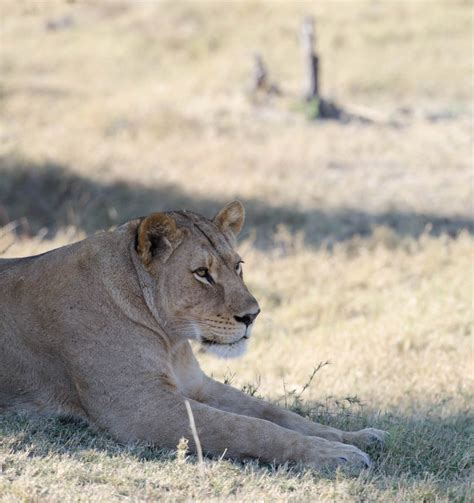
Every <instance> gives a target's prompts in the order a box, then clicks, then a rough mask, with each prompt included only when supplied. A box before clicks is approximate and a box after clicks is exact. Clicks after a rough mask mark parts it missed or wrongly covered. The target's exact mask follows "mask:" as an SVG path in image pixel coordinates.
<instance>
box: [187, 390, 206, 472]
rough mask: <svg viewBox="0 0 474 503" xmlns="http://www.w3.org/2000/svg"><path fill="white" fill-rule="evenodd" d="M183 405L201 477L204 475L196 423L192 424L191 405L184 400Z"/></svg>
mask: <svg viewBox="0 0 474 503" xmlns="http://www.w3.org/2000/svg"><path fill="white" fill-rule="evenodd" d="M184 405H185V406H186V412H187V413H188V418H189V426H190V428H191V432H192V434H193V438H194V443H195V444H196V451H197V457H198V464H199V471H200V472H201V475H204V459H203V457H202V448H201V442H200V441H199V437H198V434H197V430H196V423H195V422H194V415H193V411H192V410H191V405H190V403H189V400H185V401H184Z"/></svg>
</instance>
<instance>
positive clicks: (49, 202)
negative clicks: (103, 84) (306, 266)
mask: <svg viewBox="0 0 474 503" xmlns="http://www.w3.org/2000/svg"><path fill="white" fill-rule="evenodd" d="M226 202H228V201H225V200H223V199H216V198H211V197H209V198H205V197H200V196H195V195H193V194H191V193H188V192H186V191H184V190H183V189H182V188H180V187H179V186H177V185H170V184H162V185H158V186H152V187H150V186H145V185H143V184H138V183H136V184H130V183H124V182H112V183H102V182H97V181H94V180H92V179H89V178H85V177H82V176H79V175H77V174H74V173H72V172H71V171H70V170H68V169H67V168H66V167H65V166H61V165H57V164H54V163H49V164H42V165H34V164H32V163H29V162H24V161H20V160H17V159H11V158H3V159H2V158H0V226H2V225H5V224H7V223H9V222H12V221H14V222H15V225H16V232H17V234H18V235H35V234H37V233H38V232H40V231H41V232H43V233H44V237H45V238H46V239H47V238H51V237H53V236H54V235H55V233H56V232H57V231H58V230H59V229H61V228H63V227H66V226H75V227H77V228H79V229H82V230H84V231H85V232H86V233H93V232H95V231H97V230H100V229H106V228H108V227H110V226H112V225H116V224H119V223H122V222H125V221H127V220H129V219H132V218H134V217H137V216H142V215H146V214H148V213H151V212H153V211H161V210H172V209H183V208H186V209H190V210H193V211H196V212H198V213H202V214H203V215H206V216H209V217H211V216H212V215H213V214H215V213H216V212H217V211H218V210H219V209H220V208H221V207H222V206H223V205H224V204H225V203H226ZM242 202H243V203H244V205H245V207H246V209H247V227H246V231H247V233H252V234H254V235H255V245H256V246H257V247H259V248H263V249H266V248H269V247H270V246H273V244H274V234H275V230H276V228H277V226H278V225H280V224H283V225H285V226H287V228H288V229H289V230H290V232H291V233H295V232H301V233H302V235H303V239H304V242H305V244H308V245H310V246H316V247H317V246H321V245H324V244H326V245H331V244H332V243H336V242H341V241H345V240H348V239H351V238H352V237H354V236H369V235H370V234H371V233H372V232H373V229H374V227H376V226H380V225H381V226H385V227H387V228H389V229H392V231H393V232H394V233H395V234H396V235H398V236H411V237H414V238H417V237H419V236H420V235H421V234H423V233H428V234H431V235H440V234H447V235H450V236H456V235H457V234H458V233H460V232H461V231H463V230H466V231H468V232H469V233H471V234H474V219H471V218H464V217H459V218H454V217H443V216H440V215H434V214H425V213H416V212H403V211H396V210H394V211H390V212H385V213H379V214H373V213H368V212H365V211H363V210H360V209H356V208H342V209H340V210H338V211H324V210H322V209H309V210H305V211H302V210H299V209H296V208H292V207H288V206H278V205H271V204H268V203H265V202H262V201H259V200H258V199H253V198H250V199H248V198H247V199H246V198H243V199H242Z"/></svg>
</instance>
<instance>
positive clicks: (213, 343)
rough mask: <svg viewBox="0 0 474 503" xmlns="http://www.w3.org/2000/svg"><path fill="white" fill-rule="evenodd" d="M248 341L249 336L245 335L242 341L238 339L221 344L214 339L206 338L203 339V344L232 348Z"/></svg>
mask: <svg viewBox="0 0 474 503" xmlns="http://www.w3.org/2000/svg"><path fill="white" fill-rule="evenodd" d="M247 339H248V335H247V334H245V335H243V336H242V337H241V338H240V339H237V340H236V341H232V342H219V341H215V340H212V339H207V338H206V337H202V338H201V344H203V345H204V346H226V347H230V348H231V347H232V346H237V344H240V343H241V342H242V341H244V340H247Z"/></svg>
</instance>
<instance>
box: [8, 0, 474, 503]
mask: <svg viewBox="0 0 474 503" xmlns="http://www.w3.org/2000/svg"><path fill="white" fill-rule="evenodd" d="M0 11H1V15H2V20H1V28H2V35H1V37H2V39H1V48H0V51H1V61H0V65H1V66H0V71H1V73H2V82H1V84H0V99H1V114H2V121H1V125H0V128H1V129H0V137H1V142H0V226H4V227H3V229H2V228H0V252H2V256H18V255H27V254H34V253H40V252H42V251H44V250H47V249H50V248H53V247H56V246H61V245H63V244H65V243H69V242H72V241H74V240H77V239H80V238H82V237H84V236H85V235H86V233H90V232H94V231H96V230H97V229H100V228H104V227H107V226H110V225H114V224H116V223H118V222H121V221H124V220H126V219H127V218H129V217H132V216H136V215H139V214H144V213H147V212H149V211H152V210H157V209H162V208H177V207H183V206H184V207H188V208H190V209H194V210H198V211H202V212H204V213H206V214H212V212H214V211H215V210H216V209H217V208H218V207H219V206H220V205H221V204H222V203H223V202H225V201H227V200H228V199H231V198H233V197H239V198H240V199H241V200H243V201H244V203H245V204H246V207H247V210H248V226H247V233H246V234H245V236H244V238H243V240H242V243H241V252H242V254H243V255H244V257H245V262H246V264H245V267H246V277H247V281H248V283H249V284H250V286H251V288H252V289H253V291H254V292H255V294H256V296H257V297H258V298H259V300H260V302H261V304H262V308H263V313H262V316H261V318H260V319H259V323H258V324H257V328H256V331H255V337H254V340H253V343H252V345H251V349H250V351H249V354H248V355H247V356H245V357H244V358H243V359H241V360H239V361H235V362H222V361H218V360H214V359H210V358H207V357H204V356H202V357H200V358H201V360H202V364H203V366H204V367H205V368H206V369H207V370H208V371H209V372H212V373H213V374H214V375H215V376H217V377H219V378H222V379H227V380H231V381H232V382H233V383H234V384H235V385H236V386H239V387H243V388H245V389H246V390H247V391H248V392H250V393H257V394H259V395H262V396H265V397H266V398H269V399H272V400H278V401H280V403H282V405H284V406H287V407H290V408H292V409H293V410H296V411H298V412H299V413H301V414H304V415H306V416H308V417H310V418H313V419H315V420H319V421H324V422H329V423H331V424H333V425H340V426H341V427H344V428H359V427H362V426H365V425H372V426H376V427H379V428H383V429H387V430H389V431H390V433H391V437H390V440H389V443H388V445H387V446H386V447H385V448H384V450H383V451H382V452H381V453H373V455H374V457H375V460H376V467H375V469H374V470H373V471H371V472H367V473H363V474H362V475H360V476H358V477H354V476H351V475H350V474H347V473H343V472H339V473H337V474H320V473H314V472H311V471H308V470H304V469H302V468H287V467H283V468H279V469H276V468H274V467H271V466H259V465H258V464H257V463H247V464H244V465H241V464H236V463H231V462H227V461H219V460H206V469H205V474H204V476H200V475H199V468H198V466H197V464H196V461H195V459H194V458H192V457H188V456H187V455H186V453H185V452H184V451H183V449H182V448H181V450H178V451H177V452H161V451H159V450H157V449H156V448H153V447H152V446H148V445H143V444H137V445H130V446H121V445H118V444H117V443H116V442H114V441H113V440H112V439H110V438H108V437H107V436H106V435H103V434H97V433H94V432H92V431H91V430H90V429H88V428H87V426H85V425H84V424H81V423H76V422H72V421H70V420H66V419H57V418H47V419H34V420H30V419H27V418H24V417H22V416H18V415H12V416H8V417H5V418H2V419H1V420H0V434H1V437H0V500H2V501H12V500H20V501H48V502H50V501H118V500H132V501H138V500H140V501H142V500H155V499H157V498H158V497H160V498H162V499H164V500H172V501H175V500H188V499H192V500H196V501H212V500H230V501H234V500H235V501H260V500H263V501H270V500H276V501H288V500H289V501H304V500H306V501H327V500H337V501H354V500H356V501H397V502H405V501H447V500H456V501H467V500H468V499H469V489H470V482H471V478H470V470H471V469H472V459H473V458H472V445H473V438H472V433H473V432H472V425H473V415H472V399H473V387H472V363H473V354H472V332H473V326H474V323H473V321H474V320H473V309H472V296H473V287H474V285H473V274H474V271H473V241H474V238H473V234H474V221H473V211H472V210H473V208H472V200H473V199H472V198H473V185H472V181H473V180H472V151H471V145H472V111H473V99H472V98H473V97H472V87H471V84H472V71H473V61H472V57H473V53H472V46H471V36H472V14H473V13H472V6H471V4H470V3H469V2H456V3H453V2H447V1H446V2H436V3H435V2H431V3H427V2H398V3H395V2H376V3H375V2H347V3H345V4H344V7H343V8H342V7H341V4H340V3H338V2H315V3H314V5H313V4H310V3H297V2H281V3H275V2H243V1H242V2H232V3H229V2H226V3H218V2H189V3H186V2H179V3H177V2H159V3H158V2H136V3H132V2H129V3H120V2H101V3H99V2H92V1H78V2H74V3H64V2H60V1H53V0H51V1H49V2H47V3H46V2H37V1H28V0H27V1H21V2H13V1H7V0H4V1H3V2H2V5H1V6H0ZM309 11H312V12H313V13H314V14H316V16H317V19H318V20H319V24H318V34H319V46H320V48H321V53H322V57H323V67H324V74H323V75H324V81H323V89H324V92H325V93H326V94H327V95H331V96H333V97H335V98H336V99H337V100H338V101H339V102H340V103H342V104H343V105H344V104H351V105H358V106H360V107H366V108H369V109H370V111H371V113H376V114H377V115H379V116H380V117H381V120H380V121H379V122H377V123H375V124H361V123H357V122H352V123H349V124H340V123H337V122H328V123H311V122H308V121H307V120H306V119H305V117H304V114H303V113H302V111H301V106H300V105H299V104H298V101H299V98H298V95H299V92H300V87H299V82H300V77H301V70H300V60H299V57H300V52H299V47H298V41H297V37H296V34H295V29H296V28H297V26H298V24H299V22H300V20H301V17H302V15H303V14H304V13H307V12H309ZM48 26H49V27H50V28H49V29H48ZM51 26H53V27H56V28H57V29H51ZM253 50H261V51H262V52H263V53H264V56H265V59H266V60H267V62H268V64H269V67H270V70H271V72H272V77H273V79H275V80H277V81H278V82H279V84H280V85H281V87H282V89H283V91H284V94H283V96H282V97H280V98H277V97H263V96H261V97H258V98H251V97H249V96H248V94H247V92H246V85H247V82H246V79H247V77H248V75H249V71H250V68H249V66H250V54H251V52H252V51H253ZM326 361H329V362H330V365H327V366H323V367H322V368H321V369H320V370H319V371H318V372H317V373H316V374H315V376H314V379H313V380H312V382H311V384H310V385H309V386H308V387H307V388H306V389H304V390H303V388H304V385H305V383H307V382H308V378H309V376H310V375H311V373H312V371H313V369H314V368H315V367H317V365H318V364H319V363H321V362H326Z"/></svg>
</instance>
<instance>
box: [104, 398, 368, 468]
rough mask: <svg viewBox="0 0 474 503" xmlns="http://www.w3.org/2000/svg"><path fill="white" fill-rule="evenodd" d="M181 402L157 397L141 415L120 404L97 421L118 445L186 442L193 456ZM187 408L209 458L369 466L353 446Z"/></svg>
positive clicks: (253, 420)
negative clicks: (143, 442)
mask: <svg viewBox="0 0 474 503" xmlns="http://www.w3.org/2000/svg"><path fill="white" fill-rule="evenodd" d="M139 394H140V393H138V394H137V395H139ZM147 395H148V393H147ZM144 398H148V397H144ZM185 400H186V398H185V397H183V396H182V395H180V394H177V393H173V392H168V393H163V392H160V393H158V394H155V399H154V400H153V401H149V400H148V399H147V400H141V402H142V407H141V409H140V410H138V409H137V408H134V407H130V402H129V403H128V406H127V405H126V404H125V403H122V404H121V406H120V407H119V408H120V413H115V412H114V410H113V409H108V411H107V414H106V416H104V419H105V420H106V422H105V424H104V422H103V420H101V419H99V418H98V419H99V422H100V423H102V424H101V426H102V427H105V428H106V429H108V430H109V431H110V432H111V433H112V434H113V435H114V436H116V437H118V438H120V439H122V440H126V441H128V440H134V439H141V440H146V441H150V442H153V443H154V444H155V445H157V446H160V447H168V448H175V447H176V445H177V444H178V442H179V440H180V439H181V438H183V437H184V438H186V439H188V440H189V446H190V448H191V450H193V451H195V450H196V446H195V443H194V439H193V435H192V433H191V430H190V426H189V424H190V423H189V418H188V414H187V411H186V407H185ZM189 402H190V404H191V410H192V413H193V417H194V421H195V424H196V429H197V434H198V437H199V440H200V443H201V445H202V449H203V451H204V452H206V453H208V454H211V455H216V456H224V457H227V458H231V459H237V460H244V459H248V458H256V459H260V460H262V461H264V462H269V463H273V462H274V463H277V464H282V463H286V462H296V463H305V464H308V465H310V466H313V467H315V468H322V467H326V466H328V467H334V466H337V465H339V464H349V465H351V466H353V467H355V468H364V467H367V466H370V459H369V457H368V456H367V454H365V453H364V452H362V451H361V450H359V449H358V448H357V447H355V446H352V445H346V444H342V443H339V442H330V441H327V440H325V439H322V438H316V437H307V436H304V435H302V434H300V433H298V432H295V431H291V430H288V429H285V428H282V427H280V426H278V425H276V424H274V423H271V422H269V421H265V420H262V419H258V418H255V417H248V416H242V415H238V414H234V413H231V412H226V411H222V410H218V409H215V408H213V407H210V406H208V405H205V404H202V403H199V402H196V401H194V400H189ZM117 404H118V402H117V403H115V404H114V407H117ZM97 412H99V411H96V413H97Z"/></svg>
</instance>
